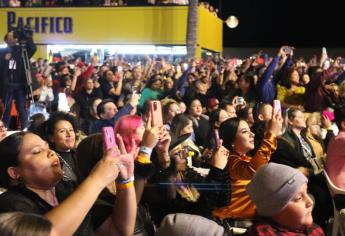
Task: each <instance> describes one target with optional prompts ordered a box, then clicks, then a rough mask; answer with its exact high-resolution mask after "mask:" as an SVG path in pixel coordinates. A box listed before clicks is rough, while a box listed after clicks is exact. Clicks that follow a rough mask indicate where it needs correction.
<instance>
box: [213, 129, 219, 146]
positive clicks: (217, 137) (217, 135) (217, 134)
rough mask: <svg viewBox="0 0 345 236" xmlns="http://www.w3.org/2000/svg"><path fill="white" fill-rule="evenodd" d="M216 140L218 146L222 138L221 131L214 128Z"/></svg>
mask: <svg viewBox="0 0 345 236" xmlns="http://www.w3.org/2000/svg"><path fill="white" fill-rule="evenodd" d="M214 140H215V142H216V148H218V147H219V146H220V138H219V131H218V129H215V130H214Z"/></svg>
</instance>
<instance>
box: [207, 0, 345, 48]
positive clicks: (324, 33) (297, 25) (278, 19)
mask: <svg viewBox="0 0 345 236" xmlns="http://www.w3.org/2000/svg"><path fill="white" fill-rule="evenodd" d="M219 1H222V2H221V18H222V19H223V20H225V19H226V18H227V17H228V16H230V15H235V16H237V17H238V19H239V22H240V24H239V26H238V27H237V28H236V29H229V28H228V27H227V26H226V25H225V24H224V47H279V46H280V45H283V44H288V45H293V46H296V47H322V46H326V47H345V36H344V35H345V14H344V9H343V7H341V5H340V3H339V1H335V0H327V1H325V0H320V1H306V0H305V1H303V0H299V1H297V0H285V1H280V0H275V1H272V0H270V1H267V0H261V1H260V0H210V1H209V2H210V3H211V4H212V5H214V6H216V7H217V6H218V3H219ZM301 3H303V5H302V4H301ZM342 4H344V3H342Z"/></svg>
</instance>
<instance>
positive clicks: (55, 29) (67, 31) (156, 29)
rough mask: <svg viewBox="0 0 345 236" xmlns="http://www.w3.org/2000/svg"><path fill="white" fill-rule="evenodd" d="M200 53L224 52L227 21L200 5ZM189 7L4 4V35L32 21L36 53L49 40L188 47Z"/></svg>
mask: <svg viewBox="0 0 345 236" xmlns="http://www.w3.org/2000/svg"><path fill="white" fill-rule="evenodd" d="M198 14H199V22H198V39H197V45H198V49H197V52H198V57H200V55H201V51H202V50H203V49H205V50H209V51H212V52H218V53H221V51H222V44H223V42H222V38H223V35H222V31H223V22H222V20H221V19H219V18H218V17H216V16H215V15H213V14H211V13H210V12H209V11H208V10H206V9H205V8H203V7H199V8H198ZM187 15H188V6H165V7H160V6H154V7H93V8H84V7H83V8H1V9H0V35H5V34H6V33H7V32H8V31H9V30H11V29H12V28H13V27H18V26H20V25H27V24H29V25H30V26H31V28H32V29H33V30H34V41H35V43H36V44H37V45H38V51H37V52H36V54H35V55H34V57H35V58H38V57H43V58H47V56H48V53H49V52H48V45H62V46H63V45H156V46H159V45H161V46H185V44H186V33H187V32H186V31H187Z"/></svg>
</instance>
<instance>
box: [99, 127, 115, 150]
mask: <svg viewBox="0 0 345 236" xmlns="http://www.w3.org/2000/svg"><path fill="white" fill-rule="evenodd" d="M102 136H103V143H104V147H105V149H106V150H109V149H112V148H114V147H116V146H117V145H116V140H115V134H114V129H113V127H111V126H108V127H103V128H102Z"/></svg>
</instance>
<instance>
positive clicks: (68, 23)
mask: <svg viewBox="0 0 345 236" xmlns="http://www.w3.org/2000/svg"><path fill="white" fill-rule="evenodd" d="M25 25H30V27H31V28H32V29H33V30H34V32H35V33H51V34H54V33H66V34H70V33H72V32H73V19H72V17H45V16H42V17H20V16H19V17H17V15H16V12H14V11H8V12H7V31H8V32H9V31H11V30H12V29H13V28H21V27H23V26H25Z"/></svg>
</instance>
